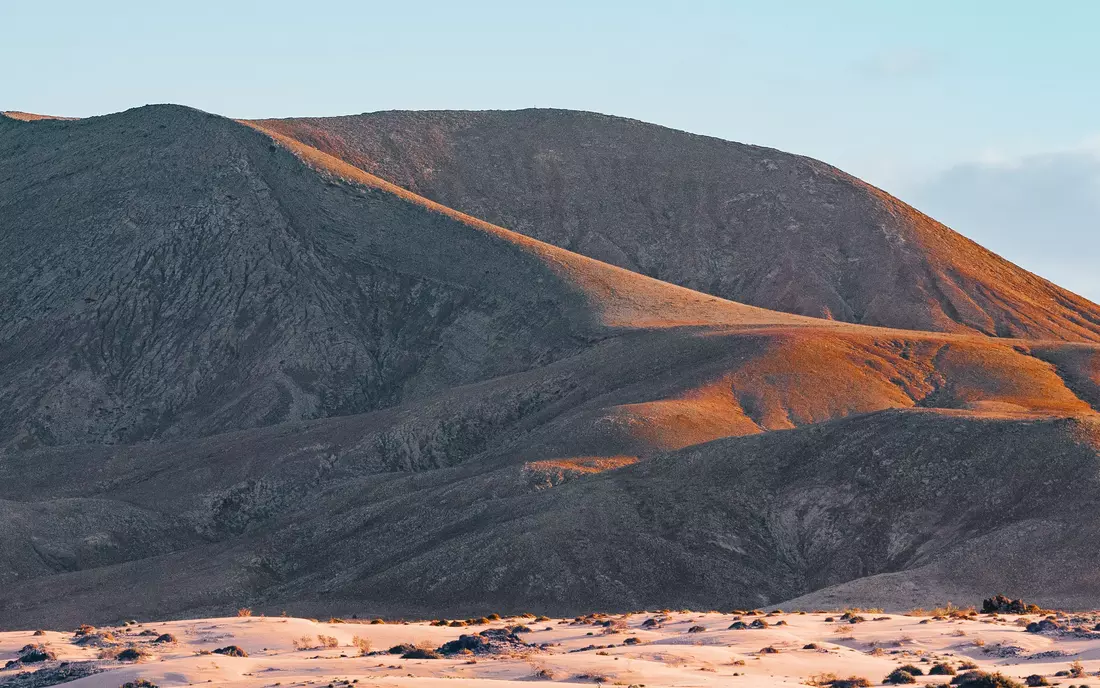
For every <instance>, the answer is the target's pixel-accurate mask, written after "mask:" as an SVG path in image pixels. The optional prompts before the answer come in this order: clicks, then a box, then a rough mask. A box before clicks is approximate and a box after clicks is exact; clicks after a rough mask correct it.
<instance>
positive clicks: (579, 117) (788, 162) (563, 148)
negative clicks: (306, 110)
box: [263, 110, 1100, 341]
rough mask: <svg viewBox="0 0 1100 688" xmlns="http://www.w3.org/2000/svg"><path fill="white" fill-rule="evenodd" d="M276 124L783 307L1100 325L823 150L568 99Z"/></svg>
mask: <svg viewBox="0 0 1100 688" xmlns="http://www.w3.org/2000/svg"><path fill="white" fill-rule="evenodd" d="M263 124H264V126H265V127H269V128H272V129H275V130H277V131H280V132H282V133H284V134H286V135H288V136H292V137H295V138H298V139H299V140H301V141H303V142H306V143H308V144H310V145H312V146H316V147H318V148H320V149H322V150H325V151H327V152H329V153H332V154H333V155H336V156H338V157H341V158H343V159H345V160H348V161H349V162H351V163H352V164H354V165H357V166H359V167H362V168H363V169H365V170H369V171H371V172H374V173H375V174H378V175H379V176H381V177H383V178H385V179H388V180H389V181H392V182H394V183H395V184H398V185H400V186H403V187H405V188H408V189H411V190H413V191H415V192H416V193H419V194H422V195H424V196H427V197H428V198H431V199H434V200H436V201H439V202H440V203H443V204H444V205H447V206H450V207H453V208H456V209H459V210H463V211H465V212H468V213H470V214H472V215H475V216H477V217H480V218H482V219H484V220H488V221H489V222H493V223H496V224H499V225H501V226H503V227H507V228H509V229H513V230H515V231H517V232H521V233H523V234H527V235H529V236H532V237H534V238H536V239H540V240H542V241H546V242H548V243H551V244H555V245H557V246H561V247H564V248H567V249H569V250H571V251H576V252H578V253H582V254H584V255H586V256H591V257H593V258H597V259H599V260H602V261H605V262H608V263H612V264H614V265H619V266H622V267H625V268H627V269H630V270H634V271H637V272H640V273H642V274H646V275H650V276H652V277H656V278H658V279H661V280H665V281H668V282H672V283H674V284H679V285H683V286H686V287H689V288H691V289H695V290H698V291H702V292H706V293H709V294H714V295H716V296H721V297H722V298H726V299H731V300H733V301H739V302H742V303H747V304H752V305H755V306H761V307H763V308H769V309H774V310H779V311H786V312H789V313H801V314H804V315H811V316H815V317H823V318H833V319H836V320H843V321H848V322H856V323H864V324H868V325H883V326H887V327H897V328H905V329H916V330H936V331H943V332H977V333H982V334H986V335H990V336H999V337H1025V338H1031V339H1062V340H1071V341H1072V340H1086V341H1097V340H1100V307H1097V306H1096V304H1093V303H1091V302H1089V301H1087V300H1085V299H1083V298H1081V297H1079V296H1077V295H1075V294H1072V293H1070V292H1067V291H1066V290H1064V289H1061V288H1060V287H1057V286H1055V285H1053V284H1051V283H1050V282H1048V281H1046V280H1044V279H1041V278H1039V277H1037V276H1035V275H1033V274H1031V273H1029V272H1027V271H1025V270H1022V269H1021V268H1019V267H1017V266H1016V265H1013V264H1012V263H1009V262H1008V261H1006V260H1004V259H1002V258H1000V257H999V256H996V255H994V254H992V253H990V252H989V251H986V250H985V249H983V248H982V247H980V246H978V245H977V244H975V243H973V242H971V241H969V240H967V239H965V238H963V237H962V236H960V235H958V234H956V233H955V232H953V231H951V230H950V229H948V228H947V227H945V226H943V225H942V224H940V223H938V222H936V221H935V220H933V219H931V218H929V217H927V216H925V215H923V214H921V213H920V212H918V211H916V210H914V209H913V208H912V207H910V206H908V205H906V204H904V203H902V202H901V201H899V200H898V199H896V198H893V197H892V196H889V195H888V194H886V193H883V192H882V191H880V190H878V189H876V188H874V187H871V186H869V185H867V184H865V183H863V182H862V181H860V180H858V179H855V178H853V177H851V176H849V175H847V174H845V173H843V172H841V171H840V170H837V169H836V168H833V167H830V166H829V165H826V164H824V163H822V162H819V161H817V160H812V159H810V158H806V157H802V156H798V155H791V154H789V153H784V152H781V151H777V150H773V149H769V148H761V147H758V146H747V145H743V144H739V143H732V142H729V141H723V140H719V139H714V138H710V137H705V136H694V135H691V134H687V133H684V132H679V131H674V130H672V129H666V128H664V127H659V126H656V125H652V124H646V123H644V122H638V121H634V120H628V119H622V118H618V117H608V116H604V115H597V114H593V113H587V112H573V111H568V110H520V111H512V112H508V111H494V112H461V111H440V112H376V113H369V114H364V115H355V116H349V117H329V118H302V119H289V120H265V121H264V123H263Z"/></svg>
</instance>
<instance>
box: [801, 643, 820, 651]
mask: <svg viewBox="0 0 1100 688" xmlns="http://www.w3.org/2000/svg"><path fill="white" fill-rule="evenodd" d="M802 649H803V650H820V649H821V646H820V645H818V644H817V643H806V644H805V645H803V646H802Z"/></svg>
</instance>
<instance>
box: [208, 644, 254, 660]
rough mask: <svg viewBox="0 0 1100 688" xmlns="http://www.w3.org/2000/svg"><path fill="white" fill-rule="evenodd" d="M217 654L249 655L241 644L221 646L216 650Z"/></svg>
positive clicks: (228, 655)
mask: <svg viewBox="0 0 1100 688" xmlns="http://www.w3.org/2000/svg"><path fill="white" fill-rule="evenodd" d="M214 654H216V655H225V656H226V657H247V656H248V653H247V652H245V651H244V648H242V647H241V646H240V645H226V646H225V647H219V648H218V649H217V650H214Z"/></svg>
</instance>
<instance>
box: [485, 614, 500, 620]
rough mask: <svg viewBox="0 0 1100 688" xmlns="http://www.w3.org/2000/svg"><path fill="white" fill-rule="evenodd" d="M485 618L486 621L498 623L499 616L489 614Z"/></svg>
mask: <svg viewBox="0 0 1100 688" xmlns="http://www.w3.org/2000/svg"><path fill="white" fill-rule="evenodd" d="M485 618H486V619H488V620H489V621H500V614H490V615H489V616H487V617H485Z"/></svg>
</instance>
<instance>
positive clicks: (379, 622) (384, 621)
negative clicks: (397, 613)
mask: <svg viewBox="0 0 1100 688" xmlns="http://www.w3.org/2000/svg"><path fill="white" fill-rule="evenodd" d="M370 622H371V623H372V624H376V625H377V624H384V623H386V620H385V619H371V620H370Z"/></svg>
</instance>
